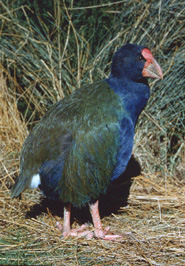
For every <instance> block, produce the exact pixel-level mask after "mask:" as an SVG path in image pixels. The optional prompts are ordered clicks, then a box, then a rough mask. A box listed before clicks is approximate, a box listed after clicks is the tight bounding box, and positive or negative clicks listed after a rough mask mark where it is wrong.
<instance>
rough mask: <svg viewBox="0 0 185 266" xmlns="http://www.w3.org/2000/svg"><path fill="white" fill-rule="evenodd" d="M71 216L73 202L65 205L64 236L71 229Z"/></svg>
mask: <svg viewBox="0 0 185 266" xmlns="http://www.w3.org/2000/svg"><path fill="white" fill-rule="evenodd" d="M70 218H71V203H68V204H66V206H64V224H63V236H64V237H65V236H67V235H68V234H69V233H70V231H71V225H70Z"/></svg>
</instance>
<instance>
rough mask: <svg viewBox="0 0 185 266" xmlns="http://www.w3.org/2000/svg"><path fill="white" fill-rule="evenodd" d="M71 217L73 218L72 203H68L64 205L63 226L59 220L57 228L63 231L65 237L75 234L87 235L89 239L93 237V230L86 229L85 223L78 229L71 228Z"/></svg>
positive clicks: (76, 235) (78, 235) (77, 235)
mask: <svg viewBox="0 0 185 266" xmlns="http://www.w3.org/2000/svg"><path fill="white" fill-rule="evenodd" d="M70 218H71V204H70V203H69V204H66V206H65V207H64V223H63V226H61V224H60V223H59V222H57V223H56V226H57V228H58V229H59V230H60V231H62V235H63V237H67V236H75V237H82V236H87V237H88V238H89V239H90V238H92V237H93V234H92V232H90V231H88V230H85V229H86V227H87V226H86V225H85V224H83V225H82V226H81V227H80V228H78V229H71V225H70Z"/></svg>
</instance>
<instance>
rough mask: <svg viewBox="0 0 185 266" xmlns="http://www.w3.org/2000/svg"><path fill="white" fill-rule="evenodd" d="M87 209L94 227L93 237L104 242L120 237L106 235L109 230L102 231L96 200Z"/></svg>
mask: <svg viewBox="0 0 185 266" xmlns="http://www.w3.org/2000/svg"><path fill="white" fill-rule="evenodd" d="M89 209H90V212H91V216H92V220H93V224H94V227H95V232H94V233H95V237H97V238H102V239H105V240H114V239H115V238H118V237H122V236H120V235H106V234H107V232H108V230H109V228H106V229H105V230H103V229H102V224H101V219H100V214H99V202H98V200H97V201H96V202H95V203H92V204H89Z"/></svg>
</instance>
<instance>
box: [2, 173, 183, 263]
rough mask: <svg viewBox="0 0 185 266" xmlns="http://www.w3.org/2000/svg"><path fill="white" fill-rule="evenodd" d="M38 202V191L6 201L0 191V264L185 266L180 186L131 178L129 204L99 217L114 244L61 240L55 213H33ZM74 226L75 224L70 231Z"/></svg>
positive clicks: (181, 188) (6, 196)
mask: <svg viewBox="0 0 185 266" xmlns="http://www.w3.org/2000/svg"><path fill="white" fill-rule="evenodd" d="M165 187H166V189H165ZM39 203H40V194H39V192H35V193H34V194H33V193H31V192H26V193H25V194H24V196H23V199H22V200H21V201H19V200H17V199H14V200H11V199H10V196H9V191H8V190H1V191H0V206H1V209H0V219H1V223H0V226H1V233H0V238H1V246H2V249H1V259H0V261H1V264H11V265H14V264H19V265H22V264H24V265H25V264H26V265H184V264H185V255H184V250H185V212H184V206H185V192H184V188H183V184H180V183H175V182H173V183H170V182H168V183H167V184H164V181H162V180H161V181H160V178H158V177H157V176H154V175H153V176H150V178H147V177H144V176H138V177H137V178H135V181H134V184H133V186H132V189H131V193H130V197H129V205H128V206H127V207H125V208H121V209H120V211H119V212H118V213H117V214H112V215H110V216H106V217H104V218H103V219H102V222H103V226H107V225H110V226H111V230H112V231H114V232H118V233H121V234H123V235H124V237H123V240H122V241H118V242H107V241H101V240H96V239H93V240H87V239H85V238H79V239H76V238H75V239H73V238H68V239H61V238H60V236H61V233H60V232H59V231H58V230H57V229H56V227H55V223H56V221H61V223H62V219H61V217H60V213H59V212H58V213H55V212H54V209H53V208H52V207H51V210H50V209H49V208H48V209H47V210H46V209H45V208H44V207H43V205H42V207H41V208H40V207H39V208H40V209H39V211H37V212H36V210H34V211H33V209H34V208H35V206H36V205H37V207H38V206H40V204H39ZM30 210H31V211H30ZM79 212H80V211H79ZM28 213H29V217H28V218H26V219H25V216H26V215H27V214H28ZM76 226H78V224H77V223H76V222H74V223H73V227H76ZM127 232H131V233H130V234H128V235H127V234H125V233H127Z"/></svg>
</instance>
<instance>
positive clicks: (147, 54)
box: [141, 48, 163, 79]
mask: <svg viewBox="0 0 185 266" xmlns="http://www.w3.org/2000/svg"><path fill="white" fill-rule="evenodd" d="M141 53H142V56H143V57H144V59H146V63H145V65H144V68H143V77H147V78H154V79H163V72H162V69H161V67H160V65H159V64H158V62H157V60H156V59H155V58H154V56H153V55H152V53H151V51H150V50H149V49H148V48H144V49H143V50H142V51H141Z"/></svg>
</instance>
